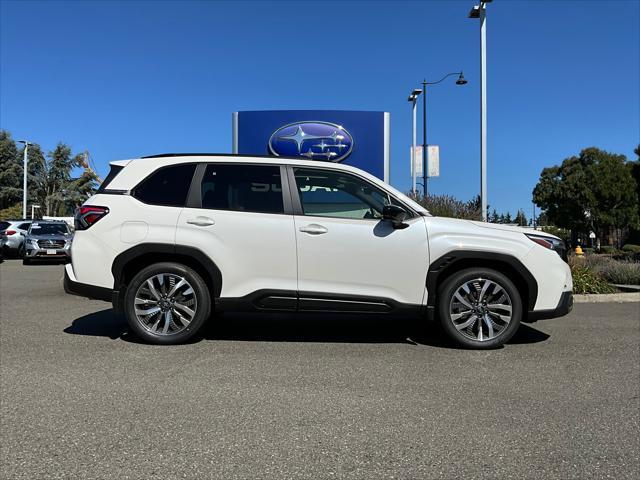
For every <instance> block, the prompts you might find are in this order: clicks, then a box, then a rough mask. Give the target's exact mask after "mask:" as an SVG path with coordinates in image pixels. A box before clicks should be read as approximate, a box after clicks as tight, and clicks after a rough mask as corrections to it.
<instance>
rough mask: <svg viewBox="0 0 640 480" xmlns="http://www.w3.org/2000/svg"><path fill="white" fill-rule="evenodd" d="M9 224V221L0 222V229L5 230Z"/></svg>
mask: <svg viewBox="0 0 640 480" xmlns="http://www.w3.org/2000/svg"><path fill="white" fill-rule="evenodd" d="M9 225H11V224H10V223H9V222H0V230H6V229H7V227H8V226H9Z"/></svg>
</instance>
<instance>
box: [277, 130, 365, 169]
mask: <svg viewBox="0 0 640 480" xmlns="http://www.w3.org/2000/svg"><path fill="white" fill-rule="evenodd" d="M352 149H353V137H351V134H350V133H349V132H348V131H347V130H345V129H344V128H343V127H341V126H340V125H336V124H335V123H329V122H308V121H305V122H296V123H291V124H289V125H285V126H284V127H280V128H279V129H277V130H276V131H275V132H273V134H272V135H271V138H269V151H270V152H271V153H272V154H273V155H276V156H281V155H282V156H288V157H299V156H303V157H306V158H310V159H311V160H314V159H318V160H330V161H332V162H340V161H342V160H344V159H345V158H347V157H348V156H349V154H350V153H351V150H352Z"/></svg>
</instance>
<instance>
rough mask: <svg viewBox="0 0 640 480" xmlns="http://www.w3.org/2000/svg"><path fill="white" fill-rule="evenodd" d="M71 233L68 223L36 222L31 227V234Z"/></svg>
mask: <svg viewBox="0 0 640 480" xmlns="http://www.w3.org/2000/svg"><path fill="white" fill-rule="evenodd" d="M65 233H69V227H67V224H66V223H34V224H33V225H31V228H30V229H29V234H31V235H60V234H65Z"/></svg>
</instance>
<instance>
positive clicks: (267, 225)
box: [66, 156, 572, 310]
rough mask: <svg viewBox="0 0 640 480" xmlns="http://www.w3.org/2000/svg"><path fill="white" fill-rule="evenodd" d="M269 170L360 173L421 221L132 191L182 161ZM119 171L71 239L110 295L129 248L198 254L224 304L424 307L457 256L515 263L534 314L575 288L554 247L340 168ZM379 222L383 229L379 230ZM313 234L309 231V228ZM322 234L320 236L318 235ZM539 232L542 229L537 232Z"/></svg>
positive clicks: (145, 164) (134, 167) (145, 165)
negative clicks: (139, 195)
mask: <svg viewBox="0 0 640 480" xmlns="http://www.w3.org/2000/svg"><path fill="white" fill-rule="evenodd" d="M208 162H225V163H240V164H243V163H246V164H249V163H269V164H277V165H294V166H305V167H317V166H319V165H322V166H323V168H327V169H334V170H341V171H346V172H350V173H352V174H355V175H358V176H359V177H361V178H364V179H366V180H367V181H369V182H371V183H373V184H375V185H376V186H377V187H379V188H381V189H383V190H384V191H386V192H387V193H389V194H390V195H391V196H392V197H395V198H396V199H398V200H399V201H400V202H401V203H404V204H405V205H406V206H408V207H410V208H411V209H413V210H414V211H415V212H417V213H418V214H419V215H418V216H416V217H414V218H411V219H409V220H408V221H407V222H406V223H407V224H408V225H409V226H408V227H407V228H404V229H397V230H393V229H391V228H390V227H389V224H387V223H385V222H383V221H380V220H369V219H353V220H352V219H343V218H327V217H311V216H297V215H287V214H285V215H283V214H263V213H252V212H238V211H220V210H206V209H194V208H180V207H166V206H156V205H147V204H144V203H142V202H140V201H139V200H137V199H136V198H134V197H132V196H131V195H128V194H126V193H127V192H130V191H131V190H132V189H133V188H134V187H135V186H136V185H137V184H138V183H139V182H140V181H141V180H142V179H144V178H146V177H147V176H148V175H149V174H150V173H151V172H153V171H155V170H157V169H158V168H161V167H163V166H167V165H173V164H178V163H208ZM112 165H119V166H122V167H124V169H123V170H122V171H121V172H120V173H119V174H118V175H117V176H116V177H115V178H114V179H113V180H112V182H111V183H110V184H109V186H108V188H109V190H115V191H121V192H125V194H119V195H113V194H106V193H99V194H96V195H94V196H93V197H91V198H90V199H89V200H87V202H86V203H85V204H86V205H98V206H106V207H108V208H109V210H110V211H109V214H107V215H106V216H105V217H104V218H102V219H101V220H100V221H98V222H97V223H95V224H94V225H93V226H91V227H90V228H89V229H87V230H79V231H77V232H76V235H75V240H74V242H73V246H72V259H73V261H72V264H69V265H67V267H66V268H67V273H68V275H69V277H70V278H72V279H75V280H74V281H77V282H79V283H83V284H88V285H92V286H97V287H103V288H108V289H112V288H114V278H113V275H112V273H111V267H112V264H113V261H114V259H115V257H116V256H117V255H118V254H120V253H122V252H124V251H126V250H128V249H130V248H131V247H132V246H134V245H136V244H137V245H139V244H143V243H163V244H169V245H181V246H190V247H195V248H197V249H199V250H201V251H202V252H204V253H205V254H206V255H207V256H208V257H209V258H211V259H212V260H213V262H214V263H215V264H216V265H217V266H218V268H219V269H220V271H221V273H222V277H223V282H222V292H221V297H223V298H226V297H242V296H245V295H248V294H251V293H252V292H255V291H257V290H262V289H273V290H291V291H307V292H324V293H334V294H351V295H365V296H371V297H380V298H387V299H391V300H393V301H396V302H399V303H402V304H412V305H425V304H426V303H427V300H428V296H429V294H432V292H427V291H426V288H425V279H426V276H427V272H428V270H429V266H430V264H432V263H433V262H434V261H436V260H437V259H439V258H440V257H442V256H444V255H447V254H450V253H451V252H455V251H469V250H471V251H476V252H480V254H479V255H480V256H481V255H482V252H487V253H500V254H504V255H509V256H511V257H515V258H516V259H517V260H519V261H520V262H521V263H522V264H523V265H524V266H525V267H526V269H527V270H528V271H529V272H530V273H531V274H532V275H533V277H534V278H535V280H536V282H537V285H538V296H537V300H536V303H535V308H534V310H549V309H554V308H556V306H557V305H558V301H559V299H560V297H561V295H562V293H563V292H565V291H571V289H572V280H571V273H570V270H569V267H568V266H567V264H566V263H565V262H564V261H562V259H561V258H560V257H559V256H558V255H557V254H556V252H554V251H552V250H548V249H545V248H544V247H542V246H540V245H538V244H536V243H534V242H533V241H531V240H530V239H529V238H527V237H526V236H525V235H524V233H531V232H530V231H528V230H525V229H519V228H513V227H505V226H501V225H500V226H497V225H491V224H486V223H480V222H470V221H466V220H455V219H449V218H441V217H433V216H430V215H429V213H428V212H427V211H426V210H425V209H424V208H423V207H422V206H420V205H418V204H417V203H416V202H414V201H413V200H411V199H410V198H408V197H406V196H405V195H403V194H402V193H400V192H399V191H397V190H395V189H394V188H393V187H391V186H389V185H387V184H385V183H384V182H382V181H381V180H379V179H378V178H376V177H374V176H372V175H370V174H368V173H366V172H363V171H361V170H359V169H357V168H354V167H350V166H347V165H343V164H337V163H327V162H318V161H306V160H287V159H281V158H268V159H258V160H257V159H256V158H251V157H238V156H229V157H225V156H183V157H179V156H178V157H170V156H169V157H162V158H146V159H137V160H133V161H132V160H125V161H120V162H112ZM381 225H382V226H381ZM385 225H386V226H385ZM309 227H310V228H311V233H310V232H309V231H306V232H305V231H301V229H302V230H305V229H307V230H309ZM318 228H320V230H322V229H324V230H326V231H325V232H323V233H321V234H318V233H317V231H313V230H314V229H316V230H317V229H318ZM536 233H540V232H536Z"/></svg>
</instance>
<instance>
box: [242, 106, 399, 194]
mask: <svg viewBox="0 0 640 480" xmlns="http://www.w3.org/2000/svg"><path fill="white" fill-rule="evenodd" d="M233 152H234V153H239V154H246V155H271V156H286V157H300V158H305V159H310V160H324V161H332V162H340V163H345V164H347V165H353V166H354V167H358V168H361V169H363V170H366V171H367V172H369V173H371V174H373V175H375V176H377V177H378V178H381V179H382V180H384V181H386V182H388V181H389V114H388V113H386V112H360V111H343V110H272V111H253V112H236V113H234V114H233Z"/></svg>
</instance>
